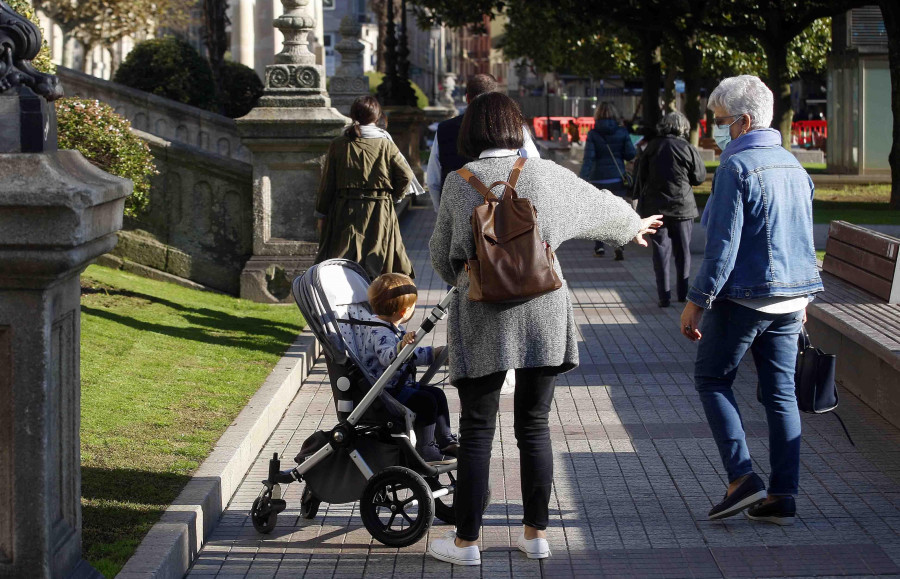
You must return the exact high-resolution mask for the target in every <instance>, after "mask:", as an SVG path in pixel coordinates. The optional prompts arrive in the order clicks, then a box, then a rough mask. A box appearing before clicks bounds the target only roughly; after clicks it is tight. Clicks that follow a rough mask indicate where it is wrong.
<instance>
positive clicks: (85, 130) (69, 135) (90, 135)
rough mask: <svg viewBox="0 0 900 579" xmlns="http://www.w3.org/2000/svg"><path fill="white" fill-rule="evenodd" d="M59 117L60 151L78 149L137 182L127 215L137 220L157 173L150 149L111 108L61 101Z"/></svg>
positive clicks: (102, 166) (82, 101)
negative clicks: (153, 177)
mask: <svg viewBox="0 0 900 579" xmlns="http://www.w3.org/2000/svg"><path fill="white" fill-rule="evenodd" d="M56 114H57V122H58V124H59V148H60V149H75V150H77V151H79V152H81V154H82V155H84V157H85V158H86V159H87V160H88V161H90V162H91V163H92V164H93V165H95V166H97V167H99V168H100V169H102V170H104V171H106V172H107V173H112V174H113V175H118V176H119V177H124V178H126V179H131V180H132V181H133V182H134V192H133V193H132V194H131V196H130V197H128V198H126V199H125V215H127V216H129V217H135V216H136V215H137V214H138V212H140V211H141V210H142V209H143V208H144V207H146V205H147V202H148V201H149V199H150V176H151V175H156V174H157V170H156V166H155V165H154V164H153V156H152V155H151V154H150V148H149V147H148V146H147V144H146V143H144V141H142V140H141V139H140V138H139V137H138V136H137V135H135V134H134V133H132V132H131V123H129V122H128V120H127V119H125V118H123V117H122V116H120V115H119V114H117V113H116V112H115V111H114V110H113V109H112V107H110V106H109V105H107V104H105V103H102V102H100V101H96V100H89V99H78V98H64V99H60V100H58V101H56Z"/></svg>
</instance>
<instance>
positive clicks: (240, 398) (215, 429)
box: [81, 266, 303, 577]
mask: <svg viewBox="0 0 900 579" xmlns="http://www.w3.org/2000/svg"><path fill="white" fill-rule="evenodd" d="M81 283H82V301H81V304H82V305H81V311H82V318H81V379H82V394H81V462H82V507H83V511H84V556H85V558H86V559H87V560H88V561H89V562H90V563H91V564H92V565H94V567H96V568H97V569H98V570H99V571H100V572H101V573H103V574H104V575H105V576H107V577H113V576H114V575H116V573H118V572H119V570H120V569H121V568H122V566H123V565H124V564H125V562H126V561H127V560H128V558H129V557H130V556H131V555H132V553H133V552H134V550H135V549H136V547H137V545H138V543H139V542H140V541H141V539H142V538H143V536H144V535H145V534H146V533H147V531H148V530H149V529H150V527H151V526H152V525H153V523H155V522H156V521H157V520H158V519H159V517H160V515H161V514H162V512H163V511H164V510H165V508H166V507H167V506H168V505H169V504H170V503H171V502H172V501H173V500H174V499H175V497H176V496H177V495H178V493H179V491H180V490H181V489H182V488H183V487H184V485H185V483H186V482H187V481H188V480H189V477H190V475H191V473H193V472H194V471H195V470H196V468H197V467H198V466H199V465H200V463H201V462H202V461H203V459H204V458H206V456H207V455H208V454H209V453H210V452H211V451H212V448H213V446H214V445H215V442H216V440H218V438H219V437H220V436H221V435H222V433H223V432H224V431H225V429H226V428H227V427H228V425H229V424H230V423H231V421H232V420H233V419H234V417H235V416H237V414H238V413H239V412H240V411H241V409H242V408H243V407H244V405H245V404H246V402H247V401H248V400H249V398H250V397H251V396H252V395H253V394H254V393H255V392H256V390H257V389H258V388H259V386H261V385H262V383H263V381H264V380H265V378H266V376H267V375H268V374H269V372H270V371H271V370H272V368H273V367H274V366H275V363H276V362H277V361H278V360H279V359H280V357H281V356H282V355H283V354H284V352H285V350H286V349H287V347H288V346H289V345H290V344H291V343H292V342H293V341H294V339H295V338H296V336H297V333H298V332H299V331H300V329H301V327H302V325H303V320H302V317H301V315H300V312H299V310H298V309H297V308H296V307H286V306H271V305H262V304H255V303H252V302H248V301H245V300H238V299H235V298H232V297H229V296H223V295H219V294H213V293H208V292H201V291H196V290H191V289H186V288H182V287H180V286H176V285H173V284H168V283H163V282H158V281H153V280H149V279H145V278H141V277H137V276H134V275H131V274H128V273H124V272H122V271H118V270H112V269H107V268H102V267H97V266H91V267H90V268H88V269H87V271H86V272H85V274H84V275H83V276H82V282H81Z"/></svg>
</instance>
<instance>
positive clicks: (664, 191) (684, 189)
mask: <svg viewBox="0 0 900 579" xmlns="http://www.w3.org/2000/svg"><path fill="white" fill-rule="evenodd" d="M656 130H657V136H656V137H655V138H654V139H653V140H651V141H650V143H649V144H648V145H647V148H646V149H645V150H644V152H643V153H642V154H641V156H640V158H639V159H638V163H637V168H636V170H635V177H636V178H635V189H636V191H637V192H638V212H639V213H640V214H641V216H642V217H649V216H650V215H658V214H662V216H663V226H662V227H660V228H659V230H658V231H657V233H656V235H654V236H652V237H651V238H650V245H651V246H652V247H653V270H654V271H655V272H656V290H657V293H658V295H659V307H661V308H665V307H669V303H670V302H671V299H672V292H671V289H670V282H669V262H670V260H671V258H672V255H673V253H674V257H675V272H676V275H675V280H676V282H675V289H676V293H677V296H678V301H680V302H683V301H685V300H686V299H687V292H688V286H689V281H690V280H689V277H690V273H691V233H692V232H693V226H694V219H695V218H696V217H697V216H698V215H699V213H698V212H697V203H696V201H695V200H694V190H693V188H692V186H693V185H700V184H701V183H703V181H704V180H706V165H704V163H703V160H702V159H701V158H700V152H699V151H697V149H695V148H694V147H693V146H691V144H690V143H688V142H687V136H688V132H689V131H690V124H689V123H688V120H687V117H685V116H684V115H683V114H681V113H679V112H672V113H669V114H667V115H666V116H664V117H663V118H662V120H661V121H660V122H659V124H658V125H657V126H656Z"/></svg>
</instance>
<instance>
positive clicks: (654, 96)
mask: <svg viewBox="0 0 900 579" xmlns="http://www.w3.org/2000/svg"><path fill="white" fill-rule="evenodd" d="M659 46H660V39H659V37H658V36H656V35H654V34H651V33H643V34H641V70H642V72H643V73H644V88H643V94H642V95H641V101H642V103H641V104H642V108H643V109H644V111H643V125H644V128H645V131H644V134H645V135H652V134H654V133H655V132H656V124H657V123H658V122H659V119H660V117H661V115H660V110H659V89H660V88H661V86H662V68H661V67H660V60H661V58H660V56H661V55H660V49H659Z"/></svg>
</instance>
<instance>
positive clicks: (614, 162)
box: [597, 135, 625, 183]
mask: <svg viewBox="0 0 900 579" xmlns="http://www.w3.org/2000/svg"><path fill="white" fill-rule="evenodd" d="M597 136H598V137H600V138H601V139H603V136H602V135H597ZM603 144H604V145H606V150H607V151H609V156H610V157H612V160H613V165H615V166H616V171H618V172H619V179H621V180H622V182H623V183H624V182H625V174H624V173H622V169H619V161H618V159H616V156H615V155H614V154H613V152H612V148H611V147H610V146H609V143H607V142H606V139H603Z"/></svg>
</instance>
